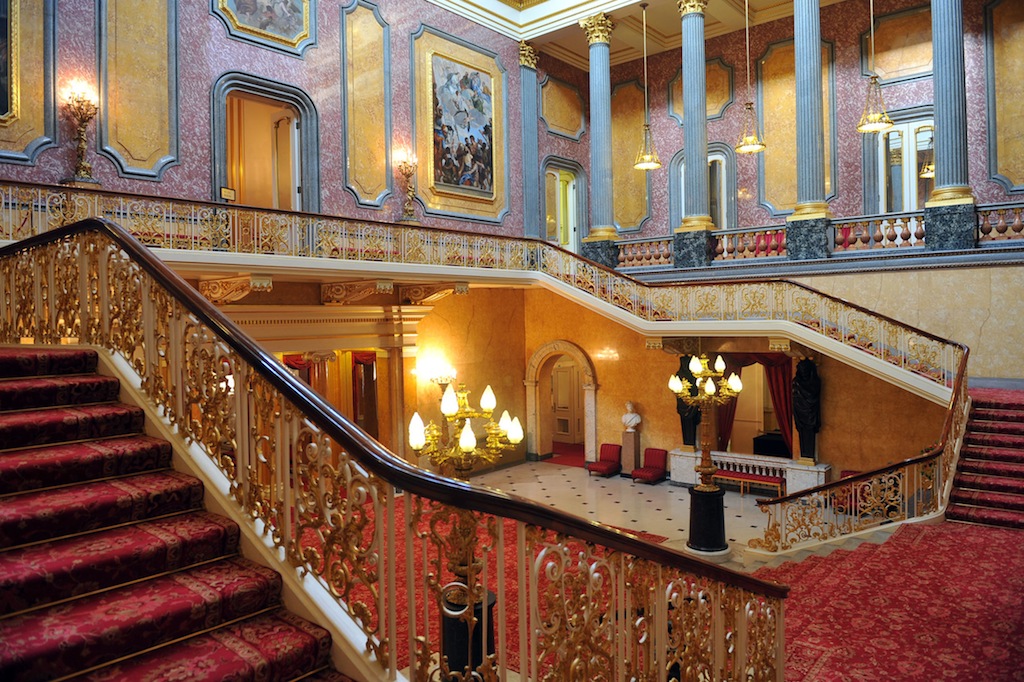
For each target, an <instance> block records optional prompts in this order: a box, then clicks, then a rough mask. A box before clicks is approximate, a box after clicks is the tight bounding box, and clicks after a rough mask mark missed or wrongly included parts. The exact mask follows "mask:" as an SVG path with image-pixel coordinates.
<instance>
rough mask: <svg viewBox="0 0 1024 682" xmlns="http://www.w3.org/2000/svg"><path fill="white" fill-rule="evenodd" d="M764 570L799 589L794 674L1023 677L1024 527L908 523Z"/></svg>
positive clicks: (791, 634) (794, 610)
mask: <svg viewBox="0 0 1024 682" xmlns="http://www.w3.org/2000/svg"><path fill="white" fill-rule="evenodd" d="M755 575H756V576H757V577H759V578H763V579H768V580H777V581H779V582H781V583H784V584H787V585H789V586H790V587H791V588H792V589H791V591H790V593H789V598H788V599H787V600H786V680H787V682H832V681H836V680H864V681H869V680H870V681H872V682H873V681H875V680H906V681H914V682H917V681H920V682H932V681H933V680H978V681H981V680H984V681H985V682H997V681H1004V680H1024V597H1022V595H1024V532H1021V531H1018V530H1012V529H1004V528H990V527H985V526H977V525H970V524H963V523H953V522H946V523H942V524H939V525H932V526H923V525H915V526H904V527H903V528H901V529H900V530H899V532H897V533H896V534H895V535H894V536H893V537H892V538H890V539H889V540H888V541H887V542H885V543H884V544H882V545H874V544H871V543H866V544H863V545H860V546H859V547H858V548H857V549H855V550H853V551H852V552H848V551H843V550H838V551H836V552H834V553H832V554H831V555H829V556H827V557H811V558H810V559H808V560H805V561H803V562H800V563H787V564H782V565H781V566H778V567H775V568H762V569H760V570H759V571H757V572H756V573H755Z"/></svg>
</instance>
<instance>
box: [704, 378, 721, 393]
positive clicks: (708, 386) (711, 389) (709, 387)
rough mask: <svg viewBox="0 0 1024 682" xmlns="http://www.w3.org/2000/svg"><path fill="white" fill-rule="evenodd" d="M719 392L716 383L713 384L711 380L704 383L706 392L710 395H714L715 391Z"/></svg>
mask: <svg viewBox="0 0 1024 682" xmlns="http://www.w3.org/2000/svg"><path fill="white" fill-rule="evenodd" d="M717 390H718V389H716V388H715V382H713V381H712V380H711V379H708V380H707V381H705V382H704V392H705V393H707V394H708V395H714V394H715V391H717Z"/></svg>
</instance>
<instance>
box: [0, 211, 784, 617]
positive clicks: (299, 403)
mask: <svg viewBox="0 0 1024 682" xmlns="http://www.w3.org/2000/svg"><path fill="white" fill-rule="evenodd" d="M90 231H95V232H99V233H102V234H105V235H106V236H107V237H108V238H110V239H111V240H112V241H113V242H114V243H116V244H117V245H118V246H119V247H120V248H121V249H123V250H124V251H125V252H126V253H127V254H128V255H129V257H131V259H132V260H134V261H135V262H136V263H137V264H138V265H139V266H140V267H141V268H142V269H143V270H145V271H146V272H147V273H148V274H149V275H150V276H151V277H152V278H153V279H154V280H155V281H156V282H157V283H159V284H160V286H162V287H163V288H165V289H166V290H167V291H168V293H170V294H171V295H172V296H173V297H174V298H176V299H177V300H178V301H179V302H180V303H181V304H182V305H184V306H185V307H186V308H187V309H188V310H189V311H190V312H191V313H192V314H194V315H195V316H196V317H197V318H199V319H200V320H201V321H202V322H203V323H205V324H206V325H208V326H209V327H210V328H211V329H212V330H213V331H214V332H216V333H217V334H218V335H219V336H220V337H221V338H222V339H223V340H224V342H225V343H227V344H228V345H229V346H230V347H231V348H232V349H233V350H234V351H235V352H236V353H238V355H239V356H240V357H241V358H242V359H243V360H244V361H245V362H246V363H248V364H249V365H250V366H251V367H252V368H253V369H255V370H256V371H257V372H259V374H261V375H262V376H263V378H264V379H266V380H267V381H269V382H270V383H271V384H272V385H273V386H274V388H276V389H277V390H278V391H280V392H281V394H282V395H284V396H285V397H286V398H287V399H288V400H290V401H291V402H292V403H293V404H294V405H295V406H296V407H297V408H299V409H300V410H301V411H302V412H303V413H305V414H306V416H308V417H311V418H312V419H313V421H315V422H316V423H317V425H318V426H320V428H322V429H323V430H324V431H325V432H326V433H327V435H329V436H330V437H331V438H333V439H334V440H335V441H336V442H338V443H339V444H341V445H342V447H344V448H345V449H346V450H347V451H348V452H350V453H352V454H354V455H357V459H358V461H359V463H360V465H362V466H365V467H366V468H367V469H369V470H370V471H372V472H373V473H374V474H376V475H378V476H380V477H381V478H383V479H384V480H386V481H388V482H389V483H391V484H392V485H394V486H396V487H398V488H401V489H402V490H405V491H408V492H411V493H414V494H416V495H420V496H422V497H426V498H430V499H433V500H437V501H439V502H442V503H444V504H448V505H451V506H455V507H461V508H466V509H472V510H474V511H481V512H485V513H488V514H492V515H495V516H501V517H506V518H511V519H514V520H516V521H521V522H523V523H528V524H532V525H535V526H540V527H543V528H547V529H549V530H553V531H555V532H558V533H562V534H565V535H569V536H572V537H574V538H578V539H580V540H583V541H586V542H590V543H593V544H596V545H601V546H604V547H608V548H610V549H612V550H615V551H619V552H623V553H625V554H631V555H633V556H636V557H639V558H641V559H646V560H648V561H652V562H655V563H658V564H663V565H666V566H670V567H672V568H675V569H678V570H682V571H686V572H690V573H693V574H696V575H698V576H702V577H706V578H710V579H712V580H716V581H720V582H724V583H728V584H730V585H734V586H736V587H740V588H742V589H745V590H748V591H750V592H755V593H758V594H762V595H764V596H766V597H770V598H778V599H782V598H785V597H786V595H787V594H788V593H789V588H788V587H786V586H784V585H779V584H777V583H770V582H765V581H763V580H758V579H757V578H754V577H752V576H750V575H746V574H744V573H738V572H736V571H732V570H730V569H728V568H725V567H723V566H719V565H717V564H713V563H710V562H707V561H703V560H701V559H699V558H696V557H693V556H690V555H687V554H684V553H682V552H679V551H676V550H673V549H670V548H668V547H663V546H661V545H656V544H651V543H647V542H644V541H642V540H639V539H635V538H633V537H631V536H629V535H627V534H625V533H622V532H619V531H617V530H613V529H611V528H608V527H607V526H602V525H600V524H597V523H594V522H592V521H588V520H586V519H583V518H580V517H577V516H573V515H571V514H568V513H565V512H562V511H559V510H557V509H552V508H549V507H540V506H539V505H537V504H536V503H533V502H530V501H529V500H526V499H524V498H521V497H517V496H515V495H510V494H508V493H504V492H502V491H500V490H495V489H492V488H487V487H484V486H479V485H472V484H470V483H466V482H462V481H457V480H454V479H449V478H445V477H442V476H438V475H436V474H433V473H431V472H429V471H426V470H424V469H420V468H418V467H414V466H412V465H411V464H409V463H408V462H406V461H405V460H403V459H402V458H400V457H398V456H397V455H394V454H392V453H391V452H389V451H388V450H387V449H386V448H385V447H384V446H382V445H381V444H380V443H378V442H377V441H376V440H374V439H373V438H372V437H371V436H369V435H368V434H366V433H365V432H363V431H362V430H361V429H360V428H359V427H358V426H356V425H355V424H353V423H352V422H351V421H349V420H348V418H347V417H345V416H344V415H342V414H341V413H339V412H338V411H337V410H336V409H335V408H334V407H333V406H331V405H330V404H329V403H328V402H327V401H325V400H324V399H323V398H322V397H320V396H319V395H318V394H317V393H315V392H314V391H313V390H312V389H311V388H309V387H308V386H305V385H304V384H302V382H300V381H298V380H297V379H295V378H294V377H292V376H291V374H289V373H288V371H287V370H286V369H285V368H284V366H283V365H281V363H279V362H277V361H276V360H274V359H273V357H272V356H270V355H269V354H267V353H266V352H265V351H264V350H263V349H262V348H261V347H260V346H259V344H257V343H256V342H255V341H253V340H252V339H251V338H249V336H248V335H247V334H246V333H245V332H243V331H242V330H241V329H239V328H238V327H237V326H236V325H235V324H234V323H233V322H232V321H231V320H230V319H228V317H227V316H226V315H224V314H223V313H222V312H221V311H220V310H218V309H217V308H216V307H215V306H214V305H213V304H212V303H210V302H209V301H207V300H206V299H205V298H203V297H202V296H201V295H199V293H198V292H197V291H196V290H195V289H193V288H192V287H191V286H190V285H189V284H188V283H187V282H185V280H183V279H182V278H181V277H180V276H179V275H178V274H177V273H175V272H174V271H173V270H171V269H170V268H169V267H168V266H167V265H166V264H164V263H163V261H161V260H160V259H159V258H157V257H156V256H154V255H153V254H152V252H151V251H150V250H149V248H148V247H146V246H144V245H143V244H141V243H140V242H139V241H138V240H137V239H136V238H135V237H133V236H132V235H131V234H130V233H129V232H128V231H127V230H125V229H124V228H122V227H121V226H119V225H117V224H115V223H113V222H110V221H108V220H106V219H102V218H90V219H87V220H82V221H79V222H77V223H74V224H71V225H67V226H64V227H60V228H56V229H54V230H50V231H48V232H45V233H43V234H39V235H34V236H32V237H29V238H27V239H24V240H22V241H20V242H17V243H15V244H11V245H8V246H6V247H2V248H0V258H6V257H10V256H13V255H14V254H16V253H18V252H20V251H25V250H29V249H32V248H35V247H39V246H43V245H45V244H49V243H53V242H58V241H60V240H62V239H65V238H67V237H71V236H74V235H78V234H83V233H86V232H90Z"/></svg>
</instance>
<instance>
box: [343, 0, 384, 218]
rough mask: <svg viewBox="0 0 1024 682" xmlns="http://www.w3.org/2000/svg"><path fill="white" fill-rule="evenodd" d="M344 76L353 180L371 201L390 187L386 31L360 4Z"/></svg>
mask: <svg viewBox="0 0 1024 682" xmlns="http://www.w3.org/2000/svg"><path fill="white" fill-rule="evenodd" d="M345 74H346V77H347V78H346V97H345V102H346V105H347V106H346V110H345V123H346V133H347V139H346V144H345V149H346V154H347V159H346V164H347V165H346V167H347V170H348V174H347V177H348V182H349V184H350V185H351V186H352V188H353V189H354V190H355V191H356V193H357V194H358V195H359V198H360V199H361V200H363V201H367V202H372V201H374V200H376V199H377V198H378V197H379V196H380V195H381V194H382V193H383V192H384V191H385V190H386V189H387V185H388V174H387V156H386V155H387V149H388V146H387V131H386V130H385V128H384V121H385V111H386V102H387V93H386V92H385V91H384V82H385V80H384V27H383V26H381V25H380V24H379V23H377V19H376V17H374V13H373V10H371V9H368V8H367V7H363V6H361V5H360V6H356V8H355V9H353V10H352V11H351V12H350V13H349V14H347V15H346V17H345Z"/></svg>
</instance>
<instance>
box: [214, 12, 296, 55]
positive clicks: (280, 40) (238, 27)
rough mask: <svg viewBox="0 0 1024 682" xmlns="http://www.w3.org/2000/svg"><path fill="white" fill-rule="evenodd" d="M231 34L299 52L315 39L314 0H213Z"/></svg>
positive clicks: (276, 48) (265, 45)
mask: <svg viewBox="0 0 1024 682" xmlns="http://www.w3.org/2000/svg"><path fill="white" fill-rule="evenodd" d="M212 2H213V5H212V12H213V14H214V15H216V16H217V17H219V18H220V20H221V21H223V22H224V25H225V26H226V27H227V29H228V34H229V35H231V36H232V37H233V38H237V39H239V40H245V41H247V42H251V43H255V44H257V45H261V46H263V47H268V48H270V49H272V50H280V51H281V52H287V53H289V54H294V55H301V54H302V53H303V52H305V50H306V48H307V47H309V46H311V45H314V44H315V43H316V0H212Z"/></svg>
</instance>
